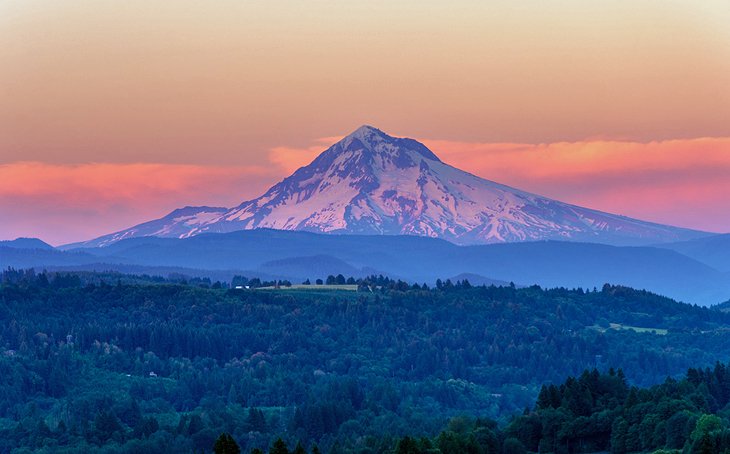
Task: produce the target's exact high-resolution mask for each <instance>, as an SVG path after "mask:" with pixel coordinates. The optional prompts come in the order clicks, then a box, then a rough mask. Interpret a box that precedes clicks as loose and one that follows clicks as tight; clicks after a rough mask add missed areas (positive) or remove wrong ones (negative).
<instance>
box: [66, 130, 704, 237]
mask: <svg viewBox="0 0 730 454" xmlns="http://www.w3.org/2000/svg"><path fill="white" fill-rule="evenodd" d="M256 228H271V229H281V230H304V231H310V232H320V233H344V234H347V233H350V234H352V233H359V234H386V235H397V234H402V235H421V236H429V237H438V238H443V239H446V240H449V241H452V242H454V243H458V244H477V243H499V242H515V241H532V240H546V239H562V240H570V241H589V242H597V243H607V244H615V245H626V244H650V243H661V242H668V241H678V240H684V239H690V238H697V237H700V236H703V235H704V234H703V232H698V231H693V230H687V229H681V228H677V227H671V226H666V225H660V224H654V223H649V222H644V221H639V220H635V219H631V218H627V217H623V216H617V215H613V214H608V213H603V212H600V211H596V210H591V209H588V208H582V207H579V206H575V205H570V204H566V203H562V202H559V201H556V200H552V199H549V198H546V197H542V196H539V195H535V194H530V193H528V192H524V191H521V190H518V189H514V188H511V187H508V186H504V185H501V184H498V183H495V182H492V181H489V180H485V179H483V178H479V177H477V176H475V175H472V174H470V173H467V172H464V171H462V170H459V169H457V168H455V167H452V166H450V165H448V164H446V163H444V162H442V161H441V160H440V159H439V158H438V157H437V156H436V155H435V154H434V153H433V152H431V150H429V149H428V148H426V147H425V146H424V145H423V144H421V143H419V142H417V141H415V140H413V139H403V138H395V137H391V136H389V135H387V134H385V133H384V132H382V131H380V130H378V129H376V128H373V127H371V126H362V127H360V128H359V129H357V130H356V131H354V132H353V133H352V134H350V135H348V136H347V137H345V138H343V139H342V140H340V141H339V142H337V143H336V144H334V145H332V146H331V147H330V148H328V149H327V150H325V151H324V152H323V153H322V154H320V155H319V156H318V157H317V158H316V159H315V160H314V161H313V162H312V163H311V164H309V165H307V166H305V167H302V168H300V169H299V170H297V171H296V172H294V173H293V174H292V175H291V176H289V177H288V178H286V179H284V180H283V181H281V182H280V183H278V184H276V185H274V186H273V187H271V188H270V189H269V190H268V191H266V193H265V194H263V195H262V196H261V197H259V198H256V199H254V200H250V201H246V202H243V203H241V204H240V205H238V206H237V207H234V208H230V209H225V208H210V207H186V208H183V209H180V210H175V211H174V212H172V213H170V214H169V215H167V216H165V217H164V218H161V219H158V220H155V221H151V222H147V223H145V224H140V225H138V226H135V227H132V228H130V229H127V230H123V231H121V232H117V233H113V234H110V235H106V236H103V237H100V238H97V239H95V240H91V241H88V242H85V243H81V244H79V246H83V247H94V246H104V245H108V244H111V243H113V242H116V241H119V240H121V239H125V238H131V237H138V236H161V237H175V238H185V237H189V236H193V235H198V234H201V233H208V232H209V233H213V232H231V231H235V230H247V229H256Z"/></svg>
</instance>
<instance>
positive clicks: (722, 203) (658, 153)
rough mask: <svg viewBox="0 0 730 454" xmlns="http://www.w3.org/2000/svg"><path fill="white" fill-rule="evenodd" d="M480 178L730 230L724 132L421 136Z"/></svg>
mask: <svg viewBox="0 0 730 454" xmlns="http://www.w3.org/2000/svg"><path fill="white" fill-rule="evenodd" d="M424 143H425V144H426V145H427V146H428V147H429V148H431V149H432V150H433V151H434V152H435V153H436V154H437V155H439V156H440V157H441V158H442V159H443V160H444V161H446V162H448V163H449V164H452V165H454V166H456V167H459V168H462V169H464V170H467V171H469V172H471V173H474V174H476V175H479V176H481V177H484V178H487V179H491V180H494V181H498V182H500V183H503V184H507V185H511V186H514V187H518V188H520V189H524V190H527V191H531V192H534V193H538V194H542V195H546V196H549V197H553V198H556V199H559V200H563V201H566V202H569V203H574V204H577V205H583V206H587V207H590V208H595V209H598V210H603V211H608V212H612V213H618V214H623V215H626V216H632V217H637V218H640V219H646V220H650V221H656V222H661V223H668V224H674V225H680V226H686V227H692V228H697V229H705V230H710V231H720V232H727V231H730V138H727V137H722V138H699V139H685V140H666V141H654V142H648V143H642V142H632V141H608V140H594V141H583V142H558V143H550V144H513V143H469V142H452V141H444V140H425V141H424Z"/></svg>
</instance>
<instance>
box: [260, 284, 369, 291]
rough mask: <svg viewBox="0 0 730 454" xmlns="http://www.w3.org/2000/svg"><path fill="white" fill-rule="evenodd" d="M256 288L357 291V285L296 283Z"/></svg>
mask: <svg viewBox="0 0 730 454" xmlns="http://www.w3.org/2000/svg"><path fill="white" fill-rule="evenodd" d="M256 290H345V291H348V292H356V291H357V285H354V284H353V285H346V284H345V285H314V284H313V285H303V284H295V285H292V286H291V287H279V288H276V287H259V288H257V289H256Z"/></svg>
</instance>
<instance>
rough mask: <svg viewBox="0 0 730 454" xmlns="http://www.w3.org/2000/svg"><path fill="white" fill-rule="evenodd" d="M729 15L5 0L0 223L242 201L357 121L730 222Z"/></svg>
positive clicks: (575, 198)
mask: <svg viewBox="0 0 730 454" xmlns="http://www.w3.org/2000/svg"><path fill="white" fill-rule="evenodd" d="M728 22H730V8H728V6H727V3H726V2H723V1H721V0H713V1H708V2H703V3H702V4H701V5H697V4H696V3H693V2H688V1H687V2H682V1H680V2H673V3H672V4H671V5H667V4H665V3H663V2H657V1H649V0H644V1H638V2H618V3H617V2H599V3H592V4H585V2H580V1H578V0H565V1H562V2H559V3H551V4H549V5H546V4H543V3H541V2H528V3H526V4H520V5H515V4H514V3H513V2H507V1H498V2H490V3H489V4H488V5H487V4H482V3H481V2H476V1H472V0H465V1H461V2H457V3H455V4H450V5H444V4H441V3H439V2H430V1H429V2H412V1H406V0H403V1H397V2H380V1H379V2H374V3H371V4H369V5H367V6H365V5H350V4H339V3H334V4H333V3H330V2H311V3H309V4H306V5H303V4H299V3H297V2H292V1H283V2H278V3H276V4H240V3H238V2H231V1H224V2H219V3H216V4H213V5H208V4H198V3H195V2H176V4H175V5H168V4H166V3H164V2H154V1H153V2H142V1H131V2H125V4H123V5H113V4H89V3H86V2H82V1H75V0H74V1H70V2H64V4H63V5H60V4H57V3H55V2H49V1H47V0H39V1H37V2H33V3H28V2H6V3H3V4H2V5H0V39H2V40H3V42H4V43H5V46H4V49H3V50H2V51H0V68H3V71H0V86H2V87H4V88H6V89H5V90H3V91H1V92H0V99H1V100H2V102H1V103H0V213H2V217H3V222H2V223H0V239H13V238H16V237H37V238H41V239H43V240H44V241H46V242H48V243H50V244H53V245H60V244H66V243H71V242H76V241H83V240H88V239H91V238H95V237H98V236H100V235H104V234H108V233H111V232H114V231H118V230H121V229H124V228H128V227H130V226H133V225H136V224H139V223H141V222H145V221H148V220H152V219H157V218H159V217H162V216H164V215H166V214H168V213H170V212H171V211H173V210H174V209H176V208H179V207H182V206H187V205H192V206H199V205H207V206H226V207H230V206H235V205H238V204H240V203H241V202H243V201H246V200H250V199H253V198H255V197H257V196H258V195H260V194H262V193H263V192H265V191H266V189H268V188H269V187H270V186H272V185H273V184H275V183H277V182H278V181H280V180H281V179H283V178H285V177H286V176H288V175H289V174H290V173H291V172H293V171H294V170H295V169H296V168H298V167H300V166H303V165H306V164H307V163H309V162H310V161H311V160H312V159H313V158H314V157H315V156H316V155H317V154H319V153H320V152H322V151H324V150H325V149H326V148H327V147H328V146H329V145H331V144H332V143H334V142H335V141H336V140H339V138H340V137H342V136H343V135H345V134H348V133H349V132H350V131H351V130H353V129H354V128H355V127H357V126H358V125H360V124H371V125H373V126H375V127H377V128H379V129H381V130H383V131H385V132H386V133H387V134H390V135H393V136H396V137H410V138H414V139H416V140H418V141H420V142H422V143H424V144H425V145H426V146H427V147H428V148H429V149H431V150H432V151H433V152H434V153H435V154H436V155H437V156H439V157H440V158H441V159H442V160H443V161H444V162H446V163H448V164H450V165H453V166H454V167H457V168H460V169H462V170H465V171H467V172H470V173H472V174H474V175H477V176H479V177H481V178H484V179H487V180H491V181H495V182H498V183H501V184H504V185H508V186H511V187H514V188H519V189H521V190H524V191H528V192H531V193H535V194H540V195H543V196H545V197H549V198H552V199H555V200H559V201H563V202H566V203H570V204H575V205H579V206H583V207H587V208H592V209H595V210H600V211H604V212H608V213H613V214H618V215H623V216H627V217H631V218H635V219H641V220H645V221H650V222H655V223H660V224H667V225H673V226H678V227H684V228H691V229H697V230H703V231H708V232H717V233H725V232H730V200H728V199H727V197H726V194H730V178H728V176H730V124H729V123H728V122H727V121H725V119H726V118H730V85H728V84H727V77H728V75H730V29H728V28H727V27H726V26H725V24H727V23H728ZM678 36H681V37H682V39H681V40H677V39H676V37H678ZM314 112H316V114H313V113H314Z"/></svg>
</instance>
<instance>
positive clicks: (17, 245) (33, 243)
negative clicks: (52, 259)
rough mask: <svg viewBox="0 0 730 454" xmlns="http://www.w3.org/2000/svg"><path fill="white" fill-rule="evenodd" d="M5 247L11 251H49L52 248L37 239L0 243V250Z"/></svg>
mask: <svg viewBox="0 0 730 454" xmlns="http://www.w3.org/2000/svg"><path fill="white" fill-rule="evenodd" d="M1 247H7V248H13V249H42V250H47V251H48V250H51V249H53V246H51V245H50V244H48V243H46V242H45V241H43V240H40V239H38V238H16V239H14V240H5V241H0V248H1Z"/></svg>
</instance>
